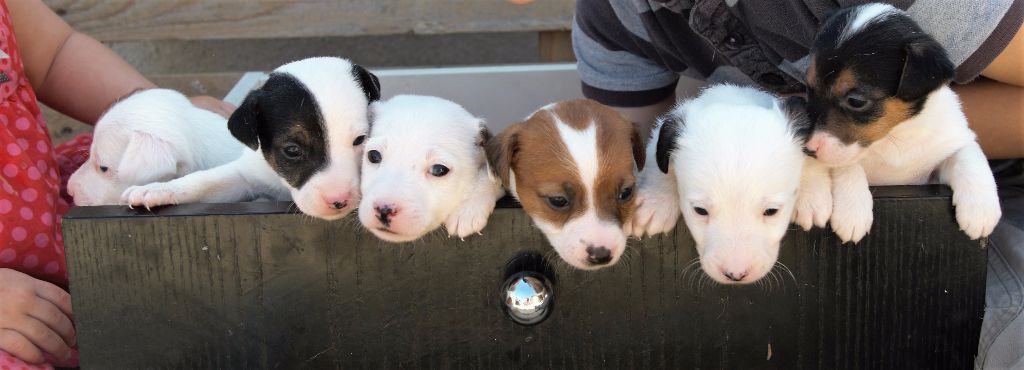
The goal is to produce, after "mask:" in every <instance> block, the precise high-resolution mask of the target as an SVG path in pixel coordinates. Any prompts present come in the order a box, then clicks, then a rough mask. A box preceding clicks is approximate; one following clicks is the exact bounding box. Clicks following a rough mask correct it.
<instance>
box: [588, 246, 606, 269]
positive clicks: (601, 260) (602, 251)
mask: <svg viewBox="0 0 1024 370" xmlns="http://www.w3.org/2000/svg"><path fill="white" fill-rule="evenodd" d="M611 261H612V251H610V250H608V248H605V247H596V248H595V247H587V262H590V263H591V264H595V265H604V264H607V263H608V262H611Z"/></svg>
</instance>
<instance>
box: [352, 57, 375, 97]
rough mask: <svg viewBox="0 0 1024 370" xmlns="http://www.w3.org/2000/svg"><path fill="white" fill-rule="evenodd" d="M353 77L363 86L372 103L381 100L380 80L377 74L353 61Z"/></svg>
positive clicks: (364, 92)
mask: <svg viewBox="0 0 1024 370" xmlns="http://www.w3.org/2000/svg"><path fill="white" fill-rule="evenodd" d="M352 77H354V78H355V79H356V82H357V83H359V85H360V86H362V88H363V94H366V101H367V102H369V103H372V102H375V101H378V100H380V80H377V76H376V75H374V74H373V73H370V71H367V70H366V68H363V67H362V66H360V65H358V64H354V63H353V64H352Z"/></svg>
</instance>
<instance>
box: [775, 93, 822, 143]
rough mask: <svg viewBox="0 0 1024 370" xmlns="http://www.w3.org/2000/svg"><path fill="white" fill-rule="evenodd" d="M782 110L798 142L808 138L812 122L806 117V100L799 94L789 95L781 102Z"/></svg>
mask: <svg viewBox="0 0 1024 370" xmlns="http://www.w3.org/2000/svg"><path fill="white" fill-rule="evenodd" d="M783 110H784V111H785V112H786V118H787V119H788V121H789V127H790V130H792V132H793V135H794V136H795V137H796V139H797V140H800V143H801V144H803V143H806V142H807V140H808V139H810V136H811V132H812V131H813V129H814V124H813V123H811V120H810V119H809V118H807V100H806V99H804V98H802V97H799V96H790V97H789V98H786V101H785V102H783Z"/></svg>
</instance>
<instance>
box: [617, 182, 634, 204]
mask: <svg viewBox="0 0 1024 370" xmlns="http://www.w3.org/2000/svg"><path fill="white" fill-rule="evenodd" d="M632 197H633V187H632V186H627V187H626V188H625V189H622V191H621V192H619V201H620V202H625V201H628V200H629V198H632Z"/></svg>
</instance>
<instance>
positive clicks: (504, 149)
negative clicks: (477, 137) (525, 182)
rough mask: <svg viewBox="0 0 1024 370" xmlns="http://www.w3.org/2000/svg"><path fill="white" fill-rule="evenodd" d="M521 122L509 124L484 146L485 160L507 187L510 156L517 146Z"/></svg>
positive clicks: (510, 163) (510, 166)
mask: <svg viewBox="0 0 1024 370" xmlns="http://www.w3.org/2000/svg"><path fill="white" fill-rule="evenodd" d="M521 125H522V124H521V123H517V124H514V125H512V126H509V127H508V128H506V129H505V131H502V132H501V133H500V134H498V136H495V137H494V138H493V139H491V140H488V141H487V144H486V146H485V147H484V148H485V149H486V151H487V162H488V163H490V165H491V168H492V169H494V172H495V173H497V175H498V178H500V179H501V184H502V185H504V186H505V187H506V188H508V187H509V177H510V176H509V171H511V169H512V157H514V156H515V155H516V150H517V149H518V146H519V142H518V141H519V130H520V129H521V127H522V126H521Z"/></svg>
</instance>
